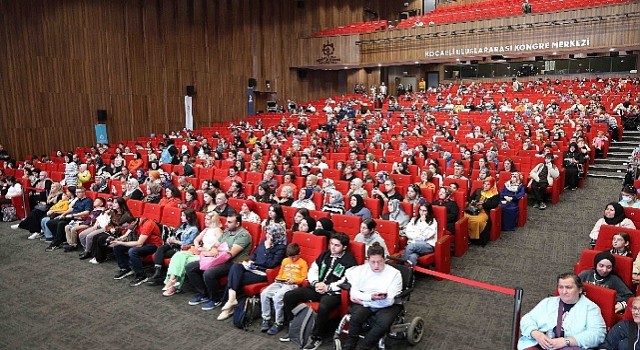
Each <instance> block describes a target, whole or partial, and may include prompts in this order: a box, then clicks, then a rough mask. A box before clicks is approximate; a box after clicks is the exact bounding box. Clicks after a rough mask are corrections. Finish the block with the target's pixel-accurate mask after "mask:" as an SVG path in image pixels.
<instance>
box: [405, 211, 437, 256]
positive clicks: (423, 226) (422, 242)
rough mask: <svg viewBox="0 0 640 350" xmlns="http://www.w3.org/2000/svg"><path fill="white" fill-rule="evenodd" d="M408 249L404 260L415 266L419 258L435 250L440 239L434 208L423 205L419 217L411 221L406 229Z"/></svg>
mask: <svg viewBox="0 0 640 350" xmlns="http://www.w3.org/2000/svg"><path fill="white" fill-rule="evenodd" d="M404 232H405V235H406V236H407V239H408V241H407V243H408V244H407V248H406V249H405V251H404V254H403V255H402V258H403V259H405V260H407V261H409V262H411V263H412V264H413V265H415V264H416V263H417V262H418V258H419V257H421V256H423V255H427V254H429V253H431V252H433V251H434V250H435V246H436V238H437V237H438V222H437V221H436V219H435V218H434V217H433V208H432V207H431V204H429V203H423V204H421V205H420V207H419V208H418V215H417V216H416V217H414V218H413V219H411V220H410V221H409V224H407V228H406V229H405V231H404Z"/></svg>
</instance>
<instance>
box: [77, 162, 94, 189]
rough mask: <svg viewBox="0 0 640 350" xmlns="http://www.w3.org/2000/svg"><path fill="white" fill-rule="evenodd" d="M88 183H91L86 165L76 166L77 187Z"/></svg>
mask: <svg viewBox="0 0 640 350" xmlns="http://www.w3.org/2000/svg"><path fill="white" fill-rule="evenodd" d="M89 181H91V172H90V171H89V170H88V169H87V165H86V164H80V165H79V166H78V186H80V187H82V186H84V184H85V183H87V182H89Z"/></svg>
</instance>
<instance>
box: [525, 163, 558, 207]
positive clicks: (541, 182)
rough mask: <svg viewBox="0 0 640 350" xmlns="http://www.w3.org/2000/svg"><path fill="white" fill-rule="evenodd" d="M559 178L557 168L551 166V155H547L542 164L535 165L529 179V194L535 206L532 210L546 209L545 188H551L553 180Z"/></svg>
mask: <svg viewBox="0 0 640 350" xmlns="http://www.w3.org/2000/svg"><path fill="white" fill-rule="evenodd" d="M558 176H560V171H559V170H558V167H557V166H555V165H554V164H553V154H551V153H547V154H545V156H544V162H543V163H540V164H538V165H536V166H535V167H534V168H533V169H531V172H530V173H529V177H530V178H531V194H532V195H533V199H534V200H535V202H536V204H534V206H533V207H534V208H539V209H540V210H544V209H547V204H546V202H547V187H549V186H553V181H554V179H557V178H558Z"/></svg>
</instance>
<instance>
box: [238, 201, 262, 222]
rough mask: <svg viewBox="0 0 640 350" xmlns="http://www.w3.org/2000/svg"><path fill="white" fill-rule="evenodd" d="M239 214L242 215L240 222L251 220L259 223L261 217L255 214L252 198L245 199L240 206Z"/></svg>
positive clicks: (254, 204)
mask: <svg viewBox="0 0 640 350" xmlns="http://www.w3.org/2000/svg"><path fill="white" fill-rule="evenodd" d="M240 215H241V216H242V222H252V223H254V224H259V223H260V222H261V221H262V219H260V216H259V215H258V214H256V202H254V201H252V200H248V201H245V202H244V203H242V206H241V207H240Z"/></svg>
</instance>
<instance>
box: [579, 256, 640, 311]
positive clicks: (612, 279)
mask: <svg viewBox="0 0 640 350" xmlns="http://www.w3.org/2000/svg"><path fill="white" fill-rule="evenodd" d="M615 265H616V258H615V257H614V256H613V254H611V253H610V252H609V251H608V250H605V251H603V252H600V253H598V254H596V257H595V258H594V259H593V267H594V268H593V269H591V270H584V271H582V272H580V274H579V275H578V277H580V279H581V280H582V282H583V283H590V284H595V285H596V286H603V287H605V288H608V289H613V290H615V291H616V307H615V311H616V312H617V313H622V312H624V309H625V308H626V307H627V300H628V299H629V298H630V297H631V296H633V293H632V292H631V291H630V290H629V288H628V287H627V285H626V284H624V282H622V280H621V279H620V277H618V275H616V274H615V272H613V268H614V267H615Z"/></svg>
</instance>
